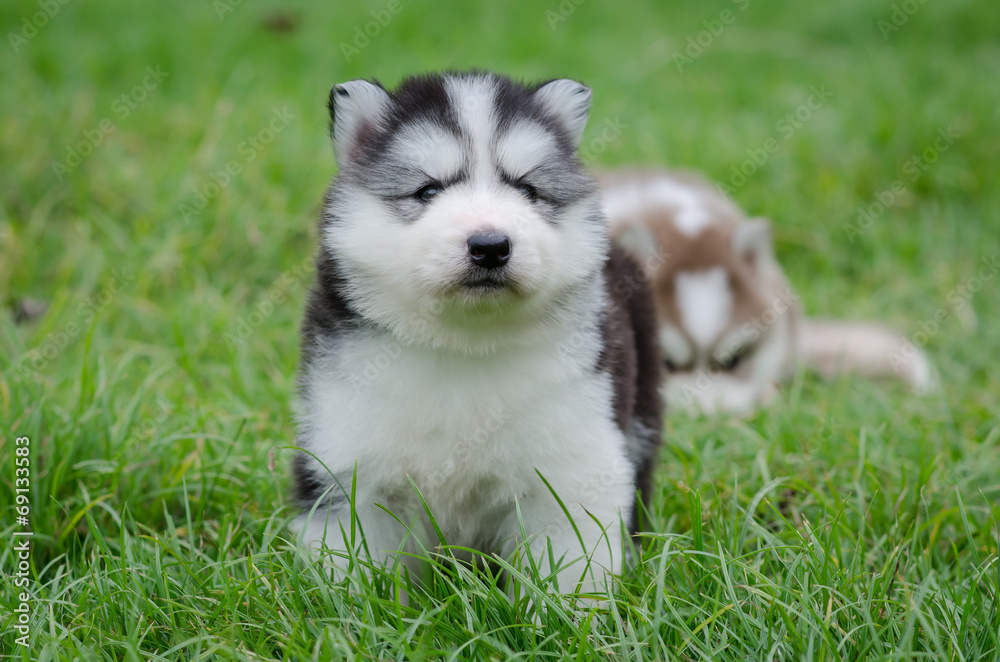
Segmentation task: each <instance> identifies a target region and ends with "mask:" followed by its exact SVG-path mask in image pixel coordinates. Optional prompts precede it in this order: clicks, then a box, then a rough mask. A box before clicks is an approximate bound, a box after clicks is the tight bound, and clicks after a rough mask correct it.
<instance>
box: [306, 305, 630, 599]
mask: <svg viewBox="0 0 1000 662" xmlns="http://www.w3.org/2000/svg"><path fill="white" fill-rule="evenodd" d="M594 295H595V298H596V300H597V301H600V296H599V294H598V293H597V292H594ZM572 328H580V327H577V326H576V325H573V327H572ZM568 330H569V329H568V328H567V329H563V331H564V333H565V332H566V331H568ZM564 333H560V334H553V336H552V337H551V338H549V339H548V340H547V341H546V342H542V343H539V344H537V345H534V346H531V347H526V348H525V347H522V348H517V349H514V348H510V349H501V350H497V351H496V352H494V353H492V354H489V355H487V356H476V357H473V356H466V355H456V354H452V353H446V352H442V351H440V350H434V349H431V348H426V347H422V346H416V345H414V346H402V345H399V344H398V342H397V341H396V340H395V339H394V338H392V337H384V338H380V339H376V338H358V339H357V340H356V341H354V344H353V345H352V346H350V347H347V348H344V349H345V350H346V351H343V352H340V353H339V355H340V356H341V357H342V359H341V361H340V362H339V363H338V364H337V365H336V366H329V369H322V370H314V371H312V373H311V374H310V375H309V385H308V389H307V391H308V393H309V394H310V395H309V399H308V401H307V402H305V403H304V404H305V407H304V412H306V413H305V414H304V416H303V423H304V424H305V428H306V429H308V430H321V431H322V432H321V433H316V437H315V438H314V439H311V440H309V446H310V447H312V448H314V449H315V451H314V452H316V453H317V455H318V457H319V459H320V460H321V461H322V462H323V463H324V464H325V465H326V466H327V467H329V468H330V470H331V471H333V472H334V473H335V474H337V475H341V476H350V475H351V473H352V472H353V467H354V464H355V463H357V466H358V468H359V469H358V470H359V473H361V474H362V475H363V481H364V482H363V483H360V481H359V483H360V484H359V485H358V489H359V493H358V495H357V499H356V504H357V508H358V513H357V514H358V517H359V519H360V521H361V523H362V526H363V527H364V533H365V537H366V539H367V542H368V545H369V548H370V550H371V551H372V552H373V553H374V554H376V555H377V556H378V557H381V558H384V557H386V556H387V555H389V554H390V553H391V552H393V551H395V550H397V549H399V548H400V545H401V541H403V539H404V535H403V534H404V531H403V529H402V528H401V527H400V526H399V525H398V524H397V523H396V521H395V520H394V519H393V518H391V517H390V516H388V515H387V514H385V513H384V512H382V511H381V510H380V509H379V508H377V506H376V505H375V504H376V503H382V504H383V505H385V506H386V507H388V508H390V509H391V510H392V511H393V513H394V514H395V515H397V516H398V517H400V518H402V519H403V521H404V522H409V523H411V524H412V527H411V531H412V533H413V534H414V535H416V540H414V541H411V542H410V543H409V544H407V545H406V546H405V547H406V549H408V550H410V551H417V550H419V544H418V543H422V544H423V545H431V546H433V544H436V541H434V537H433V535H432V533H431V531H430V529H429V523H428V521H427V519H426V517H425V515H424V514H423V512H422V508H421V506H420V503H419V500H418V499H417V497H416V493H415V492H414V490H413V489H412V487H411V486H410V484H409V480H410V479H412V480H413V481H414V483H415V484H416V486H417V487H418V488H419V489H420V491H421V494H422V495H423V497H424V498H425V499H426V501H427V502H428V503H429V504H431V505H432V510H433V513H434V516H435V519H436V522H437V524H438V525H439V526H440V528H441V529H442V530H444V531H447V532H448V540H449V543H451V544H454V545H460V546H463V545H464V546H471V547H477V546H479V545H480V543H482V542H483V541H487V542H489V543H495V544H496V545H497V548H498V549H499V550H501V551H502V553H508V552H510V551H511V550H512V549H513V546H514V545H515V544H516V543H517V542H518V540H519V538H520V534H519V525H518V521H517V517H516V513H514V512H512V511H510V503H511V501H512V500H513V499H516V500H517V503H518V504H519V506H520V508H521V511H522V516H523V518H524V522H525V526H526V530H528V531H530V532H532V533H535V534H538V535H539V538H538V540H537V541H536V542H535V543H534V545H535V546H534V547H533V549H535V550H536V551H541V550H542V549H544V545H545V537H546V536H549V537H554V539H553V541H552V544H553V546H554V548H555V549H557V550H563V551H566V552H568V558H567V561H569V560H573V559H575V558H577V557H578V556H581V555H582V554H583V550H580V549H579V544H578V543H577V542H576V534H575V533H574V532H573V531H572V527H569V526H568V525H567V523H566V521H565V517H564V516H563V514H562V511H561V509H560V508H559V506H558V504H557V503H556V502H555V500H554V499H553V498H552V496H551V495H550V493H549V492H548V489H547V488H546V487H545V486H544V484H543V483H542V482H541V480H540V479H539V478H538V476H537V474H536V473H535V471H536V470H538V471H539V472H541V474H542V475H543V476H544V477H545V478H546V479H547V480H548V481H549V482H550V483H551V484H552V486H553V488H554V489H555V490H556V493H557V494H559V496H560V498H561V499H563V501H564V502H565V503H566V504H569V505H573V506H576V507H577V508H582V509H585V510H586V512H589V513H591V514H592V515H594V516H595V517H596V518H597V519H598V520H599V521H600V522H602V523H604V524H605V526H606V527H608V531H607V544H601V545H597V546H596V547H595V548H593V549H590V550H587V551H588V552H593V553H594V554H595V556H594V562H595V563H596V564H597V565H598V566H599V567H602V568H605V569H611V570H613V569H615V568H617V567H618V566H619V564H620V559H619V558H617V557H618V555H619V550H620V544H621V537H620V530H619V526H618V522H619V521H620V520H621V518H622V517H623V514H622V513H620V512H618V508H619V506H620V505H621V504H627V503H630V501H629V499H630V498H631V496H630V495H631V494H634V489H635V488H634V485H633V484H632V475H631V473H630V472H629V471H618V472H611V473H610V474H609V473H608V468H609V467H625V466H626V457H625V452H626V451H625V441H624V437H623V435H622V434H621V432H620V431H619V430H618V429H617V428H616V427H615V426H614V425H613V423H612V422H611V421H612V414H611V411H610V407H611V404H610V403H611V401H612V393H611V384H610V379H609V377H608V376H607V375H606V374H601V373H594V372H592V371H590V370H589V369H588V365H587V364H588V362H592V361H593V360H595V359H596V356H597V354H598V353H599V351H600V339H599V337H598V335H597V331H596V329H590V330H589V331H584V337H583V338H582V339H577V340H578V342H576V343H574V347H575V348H576V349H575V351H574V354H573V355H574V360H566V353H565V352H561V351H560V347H559V343H560V342H562V341H564V339H565V335H564ZM380 355H383V357H382V359H381V360H380V359H379V357H380ZM392 355H395V357H393V356H392ZM385 357H389V358H388V360H386V358H385ZM376 361H377V363H376ZM370 365H381V366H383V367H382V368H380V369H378V372H377V373H371V372H370V373H369V374H368V375H367V376H366V375H365V371H366V369H367V368H368V367H369V366H370ZM369 377H371V378H370V379H369ZM430 385H433V388H429V386H430ZM333 402H336V403H337V406H336V407H330V406H326V405H325V403H333ZM386 403H393V406H391V407H387V406H386ZM479 430H485V431H487V432H488V434H479V433H478V431H479ZM456 458H458V462H459V464H457V465H456ZM344 487H345V488H346V489H347V490H348V491H349V490H350V485H345V486H344ZM497 512H503V513H504V514H503V515H502V517H500V518H499V520H498V519H496V518H495V516H490V514H491V513H497ZM580 514H581V516H580V517H576V518H575V521H576V524H577V526H578V527H580V528H581V529H582V531H583V532H584V533H585V535H586V539H589V540H596V539H600V538H601V537H602V536H603V535H604V534H602V533H601V532H600V531H599V530H598V529H597V528H596V524H594V522H593V521H592V520H591V518H590V517H589V516H588V515H586V514H585V513H583V511H582V510H581V511H580ZM300 526H302V527H304V537H305V538H306V539H309V540H312V541H316V542H318V541H319V540H324V541H325V543H326V544H327V546H329V547H330V548H332V549H338V550H343V549H345V548H346V547H347V546H348V542H347V541H345V540H344V539H343V538H342V537H341V535H340V527H341V526H343V527H344V528H345V529H348V530H349V528H350V522H349V521H344V520H340V521H338V520H337V518H335V517H332V518H331V519H330V520H329V521H328V520H327V517H326V513H317V514H316V515H315V516H314V517H313V518H312V520H311V521H308V522H307V521H306V517H305V516H303V518H302V519H301V520H300ZM324 529H325V530H326V531H325V534H324ZM581 567H582V566H581V565H580V564H577V565H575V566H573V567H572V568H569V569H567V570H566V571H565V572H564V573H563V575H560V587H561V588H562V589H563V590H571V589H572V588H573V585H574V584H575V583H576V581H577V580H578V579H579V577H580V572H581ZM595 580H596V578H592V580H591V582H592V581H595ZM588 586H591V587H593V586H594V584H593V583H589V584H588Z"/></svg>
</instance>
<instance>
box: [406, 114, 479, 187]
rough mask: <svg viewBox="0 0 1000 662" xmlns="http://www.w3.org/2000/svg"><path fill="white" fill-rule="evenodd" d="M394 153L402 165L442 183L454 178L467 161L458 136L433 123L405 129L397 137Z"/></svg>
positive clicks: (414, 125) (415, 125)
mask: <svg viewBox="0 0 1000 662" xmlns="http://www.w3.org/2000/svg"><path fill="white" fill-rule="evenodd" d="M390 151H391V153H392V155H393V158H394V159H396V160H397V161H398V162H399V163H401V164H406V165H409V166H410V167H412V168H413V169H414V170H420V171H422V172H423V174H424V175H425V176H426V178H429V179H432V180H436V181H439V182H443V181H447V180H449V179H451V178H452V177H454V176H455V174H456V173H457V172H458V171H459V170H460V169H461V167H462V160H463V158H464V155H463V154H462V146H461V145H460V144H459V143H458V140H457V139H456V138H455V136H454V135H453V134H452V133H450V132H448V131H445V130H444V129H442V128H441V127H439V126H437V125H435V124H431V123H430V122H424V123H421V124H413V125H409V126H406V127H404V128H403V130H402V131H400V132H399V133H398V134H397V135H396V136H395V137H394V139H393V143H392V147H391V149H390ZM420 183H421V184H422V183H423V182H420ZM417 186H419V184H417Z"/></svg>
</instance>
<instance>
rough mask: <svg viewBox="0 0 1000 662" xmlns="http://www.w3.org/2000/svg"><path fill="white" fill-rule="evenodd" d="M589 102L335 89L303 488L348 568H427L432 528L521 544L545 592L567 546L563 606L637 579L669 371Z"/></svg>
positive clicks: (577, 87)
mask: <svg viewBox="0 0 1000 662" xmlns="http://www.w3.org/2000/svg"><path fill="white" fill-rule="evenodd" d="M590 96H591V93H590V90H589V89H588V88H587V87H585V86H583V85H581V84H580V83H577V82H574V81H571V80H554V81H551V82H547V83H543V84H539V85H522V84H520V83H517V82H514V81H512V80H510V79H507V78H505V77H501V76H498V75H495V74H490V73H447V74H442V75H428V76H421V77H414V78H408V79H406V80H404V81H403V82H402V83H401V84H400V85H399V87H398V88H397V89H396V90H395V91H387V90H386V89H384V88H383V87H381V86H380V85H379V84H378V83H377V82H368V81H365V80H355V81H351V82H348V83H344V84H341V85H337V86H335V87H334V88H333V90H332V91H331V93H330V112H331V116H332V120H333V130H332V133H333V143H334V152H335V155H336V158H337V161H338V163H339V166H340V169H339V175H338V176H337V178H336V180H335V181H334V182H333V184H332V185H331V186H330V188H329V190H328V191H327V194H326V198H325V201H324V205H323V212H322V218H321V220H320V248H319V253H318V257H317V282H316V285H315V287H314V288H313V290H312V292H311V294H310V296H309V300H308V304H307V308H306V311H305V319H304V322H303V327H302V361H301V375H300V394H299V395H300V398H299V399H300V414H299V430H298V444H299V446H300V447H301V448H302V449H304V451H303V452H301V453H300V454H299V455H298V456H297V457H296V458H295V460H294V464H293V474H294V481H295V497H296V500H297V501H298V503H299V504H300V505H301V506H302V508H303V512H302V514H301V516H300V517H299V518H298V520H297V524H296V527H297V529H298V531H299V536H300V538H301V539H302V540H303V541H304V542H306V543H307V544H309V545H311V546H313V547H323V546H325V547H327V548H329V549H330V550H333V552H334V554H333V562H334V563H335V564H336V563H337V561H338V557H339V559H341V560H342V558H343V556H344V554H343V553H344V552H345V551H347V550H348V549H350V548H353V549H354V550H361V549H362V538H361V533H362V532H363V536H364V541H365V548H364V549H366V550H367V552H368V553H370V555H371V557H372V558H373V559H374V560H376V561H388V560H390V558H391V557H392V556H393V553H394V552H397V551H405V552H419V551H421V548H423V549H433V548H434V547H435V546H436V545H437V544H438V534H437V531H436V530H435V529H434V528H432V522H431V520H430V518H429V517H428V514H427V512H426V510H429V511H430V513H431V514H432V515H433V524H435V525H436V526H437V529H439V530H440V532H441V534H442V535H443V536H444V538H445V541H446V543H447V544H448V545H449V546H452V545H454V546H458V547H465V548H468V549H472V550H476V551H479V552H483V553H485V554H487V555H490V554H494V553H495V554H499V555H501V556H506V555H508V554H509V553H511V552H512V551H513V550H514V549H515V546H516V545H518V544H519V543H521V542H525V543H527V545H528V546H529V547H528V549H529V550H530V551H531V552H532V553H533V554H534V555H536V556H537V558H538V561H539V562H540V563H541V567H542V569H543V575H548V574H549V572H548V571H549V570H556V568H551V567H550V565H549V563H550V556H549V554H548V552H547V545H551V549H552V551H553V555H552V557H551V558H552V559H555V560H557V561H558V560H560V559H561V560H562V563H564V564H566V565H565V567H563V569H562V570H560V571H559V572H558V574H557V580H558V585H559V589H560V590H562V591H565V592H568V591H572V590H573V589H574V588H576V587H577V586H578V582H582V584H581V587H582V589H583V590H585V591H586V590H593V589H596V588H598V587H599V582H600V581H603V577H604V573H603V572H595V569H603V571H610V572H617V571H619V570H620V568H621V562H622V546H623V545H622V543H623V540H622V534H623V531H632V532H634V531H635V530H636V526H637V507H636V506H637V504H636V501H637V499H636V492H637V490H638V491H639V492H640V493H641V495H642V497H643V498H644V499H648V498H649V494H650V490H651V472H652V469H653V464H654V460H655V454H656V450H657V447H658V446H659V444H660V436H661V426H662V422H661V403H660V398H659V394H658V387H659V380H660V366H661V359H660V355H659V349H658V346H657V343H656V318H655V313H654V309H653V303H652V299H651V295H650V294H649V291H648V289H647V288H646V287H645V286H644V285H643V278H642V270H641V269H640V267H639V266H637V265H636V264H635V263H634V262H633V261H632V260H631V259H629V258H628V257H626V255H625V254H624V253H623V252H621V251H616V250H612V249H611V247H610V242H609V240H608V237H607V224H606V221H605V219H604V217H603V216H602V214H601V209H600V198H599V195H598V191H597V186H596V184H595V182H594V181H593V180H592V179H591V178H590V177H589V176H588V175H587V174H586V172H585V170H584V169H583V167H582V165H581V164H580V162H579V161H578V159H577V156H576V150H577V147H578V145H579V143H580V139H581V136H582V134H583V129H584V125H585V124H586V120H587V113H588V107H589V103H590ZM553 494H555V495H558V497H559V500H561V501H562V504H563V505H560V503H559V501H558V500H557V499H556V498H555V496H554V495H553ZM421 499H423V500H424V501H425V502H426V510H425V507H424V505H423V504H422V503H421ZM564 507H565V509H566V510H567V511H568V512H569V514H570V516H571V517H572V519H573V524H575V527H576V530H575V529H574V526H573V524H571V522H570V521H569V518H567V515H566V512H564V509H563V508H564ZM352 510H353V518H352ZM390 513H391V514H390ZM354 518H356V519H354ZM352 522H356V525H357V526H356V527H354V528H352ZM522 525H523V532H524V534H526V540H522ZM577 530H578V531H579V537H578V534H577ZM581 540H582V543H583V544H582V546H581ZM338 553H339V554H338ZM585 555H587V556H589V557H591V563H592V565H591V571H590V573H588V574H587V575H586V576H583V575H584V566H585V565H586V563H585V562H583V561H582V560H581V557H583V556H585ZM456 556H458V557H459V558H461V554H458V553H456ZM410 558H411V557H410V556H406V557H405V558H404V562H405V563H407V564H408V565H409V564H411V563H413V562H412V561H411V560H410ZM574 561H576V562H575V563H572V562H574ZM411 569H414V568H411Z"/></svg>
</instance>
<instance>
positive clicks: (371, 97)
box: [328, 80, 390, 165]
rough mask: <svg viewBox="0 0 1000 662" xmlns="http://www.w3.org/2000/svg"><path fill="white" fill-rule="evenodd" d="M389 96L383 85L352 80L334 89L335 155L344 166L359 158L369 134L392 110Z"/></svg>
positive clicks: (331, 110)
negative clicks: (365, 138) (364, 140)
mask: <svg viewBox="0 0 1000 662" xmlns="http://www.w3.org/2000/svg"><path fill="white" fill-rule="evenodd" d="M389 101H390V100H389V93H388V92H386V91H385V90H384V89H383V88H382V86H381V85H379V84H378V83H377V82H376V83H371V82H368V81H366V80H352V81H348V82H346V83H341V84H339V85H334V86H333V89H332V90H330V103H329V104H328V107H329V109H330V120H331V121H332V122H333V153H334V155H335V156H336V157H337V163H340V164H341V165H343V164H345V163H348V162H350V161H353V160H354V159H355V158H357V156H358V146H359V145H360V144H361V142H362V140H363V139H364V137H365V134H366V133H368V132H370V131H371V130H372V129H373V128H375V127H376V126H377V125H378V124H379V123H380V122H381V121H382V120H383V118H384V117H385V114H386V111H387V110H388V108H389Z"/></svg>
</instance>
